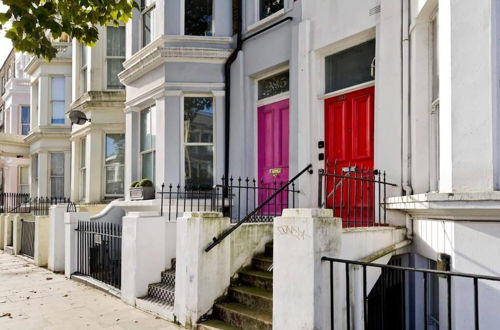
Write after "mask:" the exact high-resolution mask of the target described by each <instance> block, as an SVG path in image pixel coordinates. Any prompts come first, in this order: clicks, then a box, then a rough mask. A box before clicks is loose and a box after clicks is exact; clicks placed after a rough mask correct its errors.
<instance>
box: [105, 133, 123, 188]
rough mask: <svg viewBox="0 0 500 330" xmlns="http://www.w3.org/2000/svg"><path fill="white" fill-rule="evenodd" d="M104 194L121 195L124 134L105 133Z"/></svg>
mask: <svg viewBox="0 0 500 330" xmlns="http://www.w3.org/2000/svg"><path fill="white" fill-rule="evenodd" d="M104 167H105V169H104V170H105V175H106V187H105V189H104V195H105V196H123V190H124V189H123V183H124V177H125V134H106V150H105V158H104Z"/></svg>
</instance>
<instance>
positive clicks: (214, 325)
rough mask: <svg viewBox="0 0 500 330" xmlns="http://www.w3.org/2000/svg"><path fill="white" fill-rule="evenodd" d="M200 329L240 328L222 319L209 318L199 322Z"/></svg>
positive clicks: (228, 329)
mask: <svg viewBox="0 0 500 330" xmlns="http://www.w3.org/2000/svg"><path fill="white" fill-rule="evenodd" d="M197 329H198V330H218V329H220V330H240V328H236V327H233V326H232V325H230V324H227V323H226V322H223V321H220V320H208V321H204V322H202V323H200V324H198V328H197Z"/></svg>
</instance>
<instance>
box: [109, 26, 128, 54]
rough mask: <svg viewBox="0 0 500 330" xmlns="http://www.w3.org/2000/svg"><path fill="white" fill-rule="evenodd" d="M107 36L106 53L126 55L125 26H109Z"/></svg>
mask: <svg viewBox="0 0 500 330" xmlns="http://www.w3.org/2000/svg"><path fill="white" fill-rule="evenodd" d="M106 37H107V40H106V55H107V56H125V27H124V26H119V27H114V26H108V27H107V28H106Z"/></svg>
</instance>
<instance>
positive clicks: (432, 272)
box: [321, 256, 500, 330]
mask: <svg viewBox="0 0 500 330" xmlns="http://www.w3.org/2000/svg"><path fill="white" fill-rule="evenodd" d="M321 260H322V261H327V262H329V266H330V322H331V329H332V330H333V329H334V322H335V312H334V291H333V287H334V278H333V277H334V275H333V264H334V263H340V264H344V265H345V284H346V288H348V287H349V285H350V284H349V282H350V274H349V270H350V266H352V265H355V266H361V267H362V273H363V288H362V289H363V321H364V325H365V329H369V324H368V320H369V318H368V313H369V311H368V308H367V305H368V290H367V268H368V267H374V268H379V269H381V270H382V274H383V272H384V271H399V272H402V274H403V279H405V278H406V273H407V272H412V273H422V274H423V279H424V309H425V311H424V329H427V326H428V323H429V319H430V317H431V316H430V315H429V313H428V306H429V292H428V289H429V283H428V282H429V275H438V276H441V277H444V278H446V283H447V307H448V312H447V313H448V315H447V317H448V329H453V327H452V318H451V315H452V313H451V307H452V305H451V290H452V289H451V279H452V278H453V277H461V278H469V279H472V280H473V286H474V325H475V329H479V289H478V283H479V280H485V281H496V282H500V277H498V276H491V275H479V274H472V273H462V272H453V271H444V270H433V269H426V268H416V267H405V266H398V265H385V264H379V263H372V262H363V261H357V260H347V259H341V258H331V257H326V256H324V257H322V258H321ZM345 299H346V300H345V303H346V308H345V313H346V321H347V327H346V329H351V302H352V299H351V294H350V290H346V297H345Z"/></svg>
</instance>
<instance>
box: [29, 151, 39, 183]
mask: <svg viewBox="0 0 500 330" xmlns="http://www.w3.org/2000/svg"><path fill="white" fill-rule="evenodd" d="M32 159H33V161H32V163H31V174H32V175H33V179H34V180H38V154H34V155H33V156H32Z"/></svg>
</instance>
